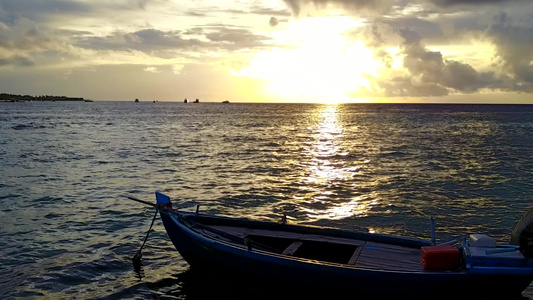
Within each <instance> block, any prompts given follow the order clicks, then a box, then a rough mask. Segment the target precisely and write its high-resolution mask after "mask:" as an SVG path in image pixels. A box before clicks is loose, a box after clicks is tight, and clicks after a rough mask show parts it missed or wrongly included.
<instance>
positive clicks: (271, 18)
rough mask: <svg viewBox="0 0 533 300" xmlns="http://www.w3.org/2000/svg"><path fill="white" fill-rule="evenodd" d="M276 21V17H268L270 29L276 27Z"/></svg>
mask: <svg viewBox="0 0 533 300" xmlns="http://www.w3.org/2000/svg"><path fill="white" fill-rule="evenodd" d="M278 23H279V22H278V19H277V18H276V17H270V20H269V21H268V24H270V26H272V27H276V25H278Z"/></svg>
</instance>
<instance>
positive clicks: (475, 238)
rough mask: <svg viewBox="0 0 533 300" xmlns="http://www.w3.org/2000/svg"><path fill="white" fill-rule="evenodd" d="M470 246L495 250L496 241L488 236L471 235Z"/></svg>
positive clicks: (469, 238) (469, 237)
mask: <svg viewBox="0 0 533 300" xmlns="http://www.w3.org/2000/svg"><path fill="white" fill-rule="evenodd" d="M468 244H469V245H470V246H471V247H483V248H494V247H496V240H494V239H493V238H491V237H490V236H488V235H486V234H471V235H469V236H468Z"/></svg>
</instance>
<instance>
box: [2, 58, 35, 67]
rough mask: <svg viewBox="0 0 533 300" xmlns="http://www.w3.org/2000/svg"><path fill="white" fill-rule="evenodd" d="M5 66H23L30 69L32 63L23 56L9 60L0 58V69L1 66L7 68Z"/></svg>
mask: <svg viewBox="0 0 533 300" xmlns="http://www.w3.org/2000/svg"><path fill="white" fill-rule="evenodd" d="M7 65H15V66H23V67H30V66H33V65H34V62H33V61H32V60H31V59H29V58H27V57H23V56H14V57H10V58H0V67H1V66H7Z"/></svg>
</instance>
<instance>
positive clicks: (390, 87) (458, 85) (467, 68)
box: [376, 29, 524, 97]
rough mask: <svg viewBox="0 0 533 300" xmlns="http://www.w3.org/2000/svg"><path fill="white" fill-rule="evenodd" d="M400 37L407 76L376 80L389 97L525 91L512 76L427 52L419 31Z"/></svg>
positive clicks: (405, 31)
mask: <svg viewBox="0 0 533 300" xmlns="http://www.w3.org/2000/svg"><path fill="white" fill-rule="evenodd" d="M399 34H400V35H401V37H402V38H403V39H404V42H403V46H402V48H401V53H400V55H401V56H402V57H403V68H404V71H403V72H404V73H403V74H401V72H398V73H400V74H399V75H398V74H396V75H392V76H388V77H384V78H379V79H376V80H377V82H378V86H379V88H381V89H383V90H384V93H385V95H386V96H390V97H396V96H402V97H426V96H445V95H448V94H450V93H473V92H476V91H479V90H480V89H492V90H524V87H523V85H516V84H513V83H512V78H510V77H508V76H505V75H499V76H497V75H496V74H495V73H494V72H489V71H485V72H479V71H477V70H475V69H474V68H473V67H472V66H471V65H469V64H466V63H463V62H460V61H455V60H448V59H445V58H444V57H443V55H442V53H441V52H439V51H431V50H428V49H426V48H425V46H424V45H423V43H422V37H421V36H420V35H419V34H418V33H417V32H415V31H412V30H410V29H402V30H400V31H399Z"/></svg>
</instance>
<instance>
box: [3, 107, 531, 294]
mask: <svg viewBox="0 0 533 300" xmlns="http://www.w3.org/2000/svg"><path fill="white" fill-rule="evenodd" d="M532 132H533V106H527V105H430V104H339V105H321V104H273V103H271V104H259V103H254V104H245V103H230V104H222V103H188V104H185V103H166V102H157V103H149V102H140V103H134V102H118V101H117V102H113V101H107V102H105V101H95V102H91V103H86V102H24V103H0V237H1V239H0V298H2V299H6V298H7V299H9V298H19V297H20V298H26V297H30V298H32V297H35V298H40V299H42V298H44V299H72V298H76V299H94V298H99V299H153V298H178V299H195V298H196V299H198V298H202V297H201V296H198V292H199V290H200V291H201V290H206V289H208V290H209V289H212V292H214V293H218V292H219V291H218V289H220V286H218V287H217V286H216V285H214V286H207V287H206V286H205V285H204V283H203V282H201V280H202V279H201V278H200V279H199V278H197V277H194V276H191V275H190V270H189V266H188V264H187V263H186V262H185V261H183V259H182V258H181V256H180V255H179V254H178V253H177V252H176V251H175V249H174V247H173V245H172V243H171V242H170V240H169V239H168V237H167V235H166V232H165V231H164V228H163V226H162V224H161V222H160V220H159V219H157V220H156V222H155V224H154V227H153V230H152V231H151V233H150V236H149V238H148V240H147V242H146V245H145V246H144V248H143V254H144V256H143V260H142V267H141V268H140V269H134V268H133V266H132V261H131V258H132V257H133V255H135V253H136V252H137V251H138V250H139V248H140V246H141V244H142V242H143V240H144V237H145V235H146V232H147V230H148V228H149V225H150V222H151V219H152V217H153V214H154V210H153V208H150V207H148V206H145V205H143V204H140V203H137V202H133V201H131V200H129V199H128V198H126V197H125V196H132V197H136V198H139V199H143V200H146V201H150V202H152V201H155V197H154V192H155V191H156V190H160V191H162V192H164V193H166V194H167V195H169V196H170V197H171V198H172V200H173V202H174V206H175V207H178V208H180V209H183V210H191V211H193V210H195V209H196V205H198V204H199V205H200V211H202V212H205V213H209V214H218V215H226V216H239V217H241V216H246V217H250V218H255V219H261V220H271V221H278V220H281V216H282V215H283V214H286V215H287V219H288V222H289V223H295V224H298V223H299V224H314V225H323V226H331V227H337V228H342V229H347V230H364V231H370V232H376V233H390V234H398V235H405V236H412V237H417V238H425V239H429V237H430V218H431V217H433V218H434V220H435V224H436V237H437V240H440V241H447V240H450V239H454V238H461V237H463V236H464V235H465V234H468V233H484V234H488V235H490V236H491V237H493V238H495V239H496V240H498V241H499V242H507V241H508V240H509V237H510V234H511V231H512V229H513V227H514V225H515V224H516V222H517V221H518V220H519V218H520V217H521V216H522V214H523V213H524V212H525V211H526V210H527V209H528V207H529V206H530V204H531V203H532V202H533V193H532V191H533V156H532V154H533V151H532V146H533V139H532V138H531V133H532ZM199 281H200V282H199ZM234 285H235V286H237V287H238V283H234ZM270 288H271V287H265V289H270ZM384 288H386V287H384ZM220 292H221V293H222V291H220ZM256 292H257V294H252V295H244V296H246V297H245V298H247V299H253V298H254V296H255V295H260V294H261V290H257V291H256ZM200 295H201V294H200ZM217 295H219V296H220V295H221V296H220V297H222V298H221V299H225V298H224V297H225V296H224V294H220V293H219V294H217ZM226 296H228V295H226ZM241 296H243V295H241ZM523 297H524V298H526V299H533V289H532V288H529V289H527V290H526V291H525V292H524V296H523ZM229 298H231V297H229ZM430 298H431V297H430Z"/></svg>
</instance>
